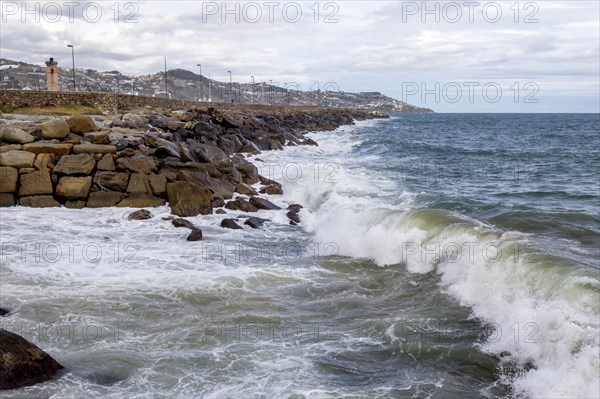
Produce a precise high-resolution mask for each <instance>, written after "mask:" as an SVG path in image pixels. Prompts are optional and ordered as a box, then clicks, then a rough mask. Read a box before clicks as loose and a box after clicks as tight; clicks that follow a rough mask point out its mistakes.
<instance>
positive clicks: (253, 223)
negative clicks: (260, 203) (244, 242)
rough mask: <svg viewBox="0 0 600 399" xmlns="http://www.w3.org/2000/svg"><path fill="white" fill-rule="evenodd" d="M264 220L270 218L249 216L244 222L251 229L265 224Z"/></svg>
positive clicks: (266, 220)
mask: <svg viewBox="0 0 600 399" xmlns="http://www.w3.org/2000/svg"><path fill="white" fill-rule="evenodd" d="M265 222H270V220H269V219H262V218H257V217H250V218H248V219H246V221H245V222H244V224H246V225H248V226H250V227H252V228H253V229H258V228H260V227H262V225H263V224H265Z"/></svg>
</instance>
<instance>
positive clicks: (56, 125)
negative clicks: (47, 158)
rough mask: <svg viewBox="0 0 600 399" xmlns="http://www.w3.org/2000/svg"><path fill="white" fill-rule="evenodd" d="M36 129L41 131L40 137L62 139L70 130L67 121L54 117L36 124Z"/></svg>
mask: <svg viewBox="0 0 600 399" xmlns="http://www.w3.org/2000/svg"><path fill="white" fill-rule="evenodd" d="M36 129H37V130H40V131H41V135H42V138H44V139H62V138H65V137H67V136H68V135H69V133H70V132H71V130H70V129H69V125H68V124H67V122H66V121H64V120H62V119H54V120H51V121H48V122H44V123H41V124H39V125H37V126H36Z"/></svg>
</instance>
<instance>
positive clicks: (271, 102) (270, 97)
mask: <svg viewBox="0 0 600 399" xmlns="http://www.w3.org/2000/svg"><path fill="white" fill-rule="evenodd" d="M269 103H270V104H271V105H273V80H272V79H269Z"/></svg>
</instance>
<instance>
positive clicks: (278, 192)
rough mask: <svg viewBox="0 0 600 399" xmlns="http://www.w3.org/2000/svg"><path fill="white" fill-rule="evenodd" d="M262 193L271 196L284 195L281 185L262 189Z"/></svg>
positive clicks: (272, 185)
mask: <svg viewBox="0 0 600 399" xmlns="http://www.w3.org/2000/svg"><path fill="white" fill-rule="evenodd" d="M260 193H261V194H269V195H282V194H283V189H282V188H281V184H279V183H277V184H271V185H268V186H265V187H263V188H261V189H260Z"/></svg>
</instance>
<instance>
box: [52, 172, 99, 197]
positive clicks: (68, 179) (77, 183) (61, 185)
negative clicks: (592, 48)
mask: <svg viewBox="0 0 600 399" xmlns="http://www.w3.org/2000/svg"><path fill="white" fill-rule="evenodd" d="M91 187H92V177H91V176H85V177H72V176H64V177H61V178H60V180H59V181H58V186H56V194H57V195H58V196H59V197H62V198H66V199H85V198H87V197H88V194H89V192H90V188H91Z"/></svg>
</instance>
